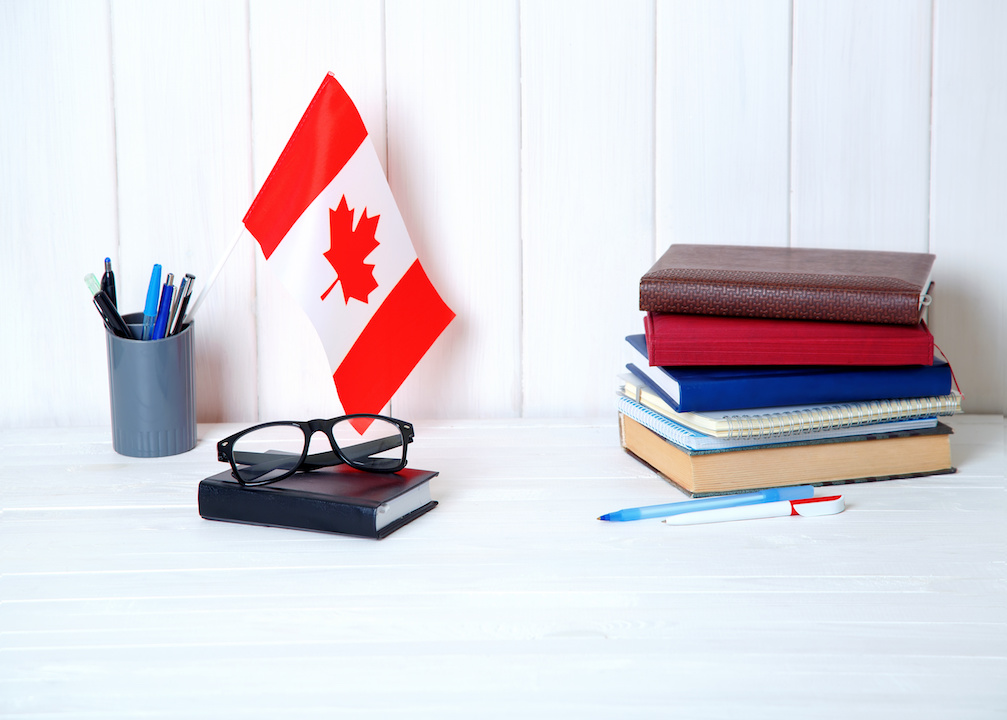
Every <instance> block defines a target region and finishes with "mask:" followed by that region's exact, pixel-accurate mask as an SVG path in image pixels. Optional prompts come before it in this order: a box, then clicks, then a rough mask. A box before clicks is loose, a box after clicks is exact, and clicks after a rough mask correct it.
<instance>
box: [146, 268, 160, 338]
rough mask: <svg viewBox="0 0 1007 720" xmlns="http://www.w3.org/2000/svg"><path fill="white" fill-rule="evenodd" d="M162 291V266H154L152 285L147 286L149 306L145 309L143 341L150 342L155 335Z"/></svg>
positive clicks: (151, 274)
mask: <svg viewBox="0 0 1007 720" xmlns="http://www.w3.org/2000/svg"><path fill="white" fill-rule="evenodd" d="M160 289H161V266H160V265H158V264H155V265H154V269H153V271H151V273H150V285H148V286H147V304H146V305H145V306H144V308H143V339H144V340H150V338H151V335H153V334H154V323H155V322H156V321H157V294H158V291H160Z"/></svg>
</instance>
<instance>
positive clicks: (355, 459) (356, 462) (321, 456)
mask: <svg viewBox="0 0 1007 720" xmlns="http://www.w3.org/2000/svg"><path fill="white" fill-rule="evenodd" d="M356 419H360V420H383V421H385V422H387V423H390V424H392V425H395V426H396V427H397V428H398V430H399V438H400V442H396V443H394V444H393V445H388V444H387V440H388V439H387V438H382V439H379V440H368V441H365V442H362V443H359V444H357V445H352V446H350V447H349V448H343V447H340V445H339V443H338V442H336V439H335V437H334V436H333V435H332V428H333V427H335V425H336V424H337V423H339V422H343V421H346V420H356ZM269 427H296V428H299V429H300V430H301V432H302V433H304V445H303V447H302V448H301V454H300V457H299V458H298V460H297V462H296V463H295V464H294V466H293V467H292V468H290V469H288V470H287V472H285V473H284V474H282V475H278V476H276V477H271V478H269V479H268V480H243V479H242V478H241V473H240V472H239V470H238V465H237V463H236V462H235V459H234V445H235V443H236V442H237V441H238V440H240V439H241V438H242V437H244V436H245V435H248V434H250V433H253V432H256V431H258V430H262V429H264V428H269ZM316 432H321V433H322V434H323V435H325V437H326V438H327V439H328V441H329V446H330V447H331V448H332V452H321V453H314V454H312V455H308V446H309V445H310V444H311V438H312V437H313V436H314V434H315V433H316ZM413 437H414V432H413V426H412V424H411V423H408V422H406V421H404V420H398V419H396V418H393V417H389V416H387V415H375V414H372V413H355V414H353V415H340V416H339V417H334V418H328V419H315V420H276V421H273V422H267V423H261V424H259V425H254V426H252V427H250V428H245V429H244V430H241V431H240V432H236V433H234V434H233V435H229V436H228V437H226V438H224V439H223V440H219V441H218V442H217V460H218V461H220V462H226V463H228V464H229V465H230V466H231V474H232V475H233V476H234V478H235V479H236V480H237V481H238V483H239V484H241V485H268V484H270V483H274V482H278V481H280V480H283V479H285V478H288V477H290V476H291V475H293V474H294V473H296V472H310V471H311V470H317V469H319V468H323V467H331V466H333V465H341V464H343V463H345V464H347V465H349V466H350V467H352V468H356V469H357V470H366V471H367V472H378V473H396V472H398V471H399V470H402V469H403V468H404V467H405V466H406V464H407V460H406V455H407V447H408V445H409V443H411V442H412V441H413ZM399 445H401V446H402V459H401V461H400V462H398V463H396V464H395V465H381V466H376V465H374V464H373V463H372V462H370V463H369V462H368V461H367V460H364V459H362V458H369V457H370V456H371V455H374V454H375V453H379V452H382V451H384V450H387V449H389V448H390V447H398V446H399ZM350 450H354V451H355V452H349V451H350ZM259 454H261V455H262V457H263V459H264V460H265V459H268V458H269V457H270V456H271V453H259ZM242 464H243V465H244V464H246V463H242Z"/></svg>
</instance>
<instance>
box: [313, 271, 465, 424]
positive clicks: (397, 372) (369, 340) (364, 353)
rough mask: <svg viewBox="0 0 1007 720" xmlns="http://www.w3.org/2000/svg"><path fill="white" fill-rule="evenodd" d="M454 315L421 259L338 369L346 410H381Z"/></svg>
mask: <svg viewBox="0 0 1007 720" xmlns="http://www.w3.org/2000/svg"><path fill="white" fill-rule="evenodd" d="M454 316H455V314H454V313H453V312H452V311H451V310H450V308H448V306H447V305H445V304H444V301H443V300H441V297H440V295H438V294H437V291H436V290H435V289H434V286H433V285H431V284H430V280H429V278H427V274H426V272H424V270H423V267H422V266H421V265H420V262H419V260H417V261H415V262H414V263H413V264H412V266H411V267H410V268H409V270H407V271H406V274H405V275H403V276H402V279H401V280H399V283H398V285H396V286H395V288H394V289H393V290H392V292H391V293H390V294H389V295H388V297H386V298H385V300H384V302H383V303H381V306H380V307H379V308H378V309H377V310H376V311H375V313H374V315H373V316H372V317H371V319H370V321H369V322H368V323H367V327H365V328H364V330H363V332H361V333H360V336H359V337H358V338H357V340H356V342H354V343H353V347H352V348H350V351H349V352H348V353H347V354H346V357H345V358H343V361H342V362H341V363H340V364H339V367H338V368H336V372H335V373H333V375H332V379H333V380H334V381H335V383H336V393H337V394H338V395H339V401H340V402H341V403H342V404H343V411H344V412H345V413H347V414H353V413H380V412H381V409H382V408H383V407H385V405H387V404H388V401H389V400H391V399H392V395H394V394H395V391H396V390H398V389H399V387H400V386H401V385H402V382H403V381H404V380H405V379H406V377H408V375H409V373H410V372H412V369H413V368H414V367H416V363H418V362H419V361H420V358H422V357H423V355H424V353H426V351H427V350H428V349H429V348H430V346H431V345H433V343H434V340H436V339H437V337H438V336H439V335H440V334H441V332H442V331H443V330H444V328H446V327H447V326H448V323H450V322H451V320H452V318H454Z"/></svg>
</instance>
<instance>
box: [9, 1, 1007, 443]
mask: <svg viewBox="0 0 1007 720" xmlns="http://www.w3.org/2000/svg"><path fill="white" fill-rule="evenodd" d="M1004 37H1007V3H1002V2H999V0H934V2H931V1H930V0H885V1H884V2H877V1H876V0H792V1H791V0H760V1H755V2H752V1H743V0H734V1H732V0H656V1H655V0H548V1H546V0H538V1H536V0H526V1H525V2H521V1H519V0H496V1H492V2H491V1H481V2H470V1H467V0H425V1H424V2H415V1H410V0H383V1H382V0H374V1H373V2H364V1H361V0H356V1H351V0H341V1H333V0H214V1H213V2H209V1H207V2H203V1H199V0H173V1H172V2H163V0H0V249H2V253H0V262H2V263H3V270H4V272H3V278H4V280H3V290H4V292H5V296H6V301H5V302H2V303H0V330H2V339H3V344H2V350H0V427H13V426H51V425H71V424H103V423H107V422H108V394H107V375H106V364H105V363H106V361H105V349H104V340H103V332H102V327H101V323H100V320H99V318H98V316H97V313H96V312H95V310H94V308H93V306H92V305H91V303H90V301H89V299H88V297H87V295H86V291H85V289H84V284H83V276H84V275H85V273H87V272H95V273H96V274H100V270H101V267H102V261H103V259H104V258H105V256H110V257H111V258H112V261H113V264H114V266H115V268H116V271H117V274H118V279H119V294H120V304H121V305H123V306H125V307H126V309H135V310H139V309H142V303H143V296H144V292H145V288H146V282H147V279H148V278H149V271H150V266H151V264H152V263H154V262H160V263H162V265H164V267H165V270H166V271H172V272H175V273H176V275H180V274H181V273H184V272H192V273H194V274H196V275H197V277H198V278H199V279H201V280H205V279H206V278H207V276H208V275H209V273H210V271H211V270H212V268H213V266H214V265H215V264H216V262H217V260H218V259H219V257H220V255H221V253H222V252H223V249H224V248H225V247H226V246H227V245H228V243H229V242H230V241H231V239H232V238H233V237H234V236H235V234H236V233H238V232H239V230H240V227H241V226H240V222H241V218H242V216H243V215H244V212H245V210H246V209H247V207H248V204H249V202H250V201H251V198H252V197H253V196H254V194H255V191H256V190H257V189H258V187H259V185H260V184H261V183H262V181H263V180H264V179H265V177H266V175H267V173H268V172H269V170H270V168H271V166H272V164H273V162H274V160H275V159H276V157H277V155H278V154H279V152H280V149H281V148H282V147H283V144H284V143H285V142H286V140H287V138H288V136H289V134H290V132H291V130H292V129H293V127H294V125H295V124H296V122H297V120H298V118H299V117H300V115H301V113H302V112H303V111H304V108H305V107H306V105H307V102H308V101H309V99H310V98H311V95H312V94H313V93H314V91H315V89H316V88H317V86H318V85H319V83H320V82H321V79H322V77H323V75H324V74H325V72H327V71H330V70H331V71H332V72H333V73H334V74H335V75H336V77H337V78H338V79H339V80H340V82H341V83H342V84H343V85H344V86H345V87H346V88H347V90H348V92H349V93H350V95H351V96H352V97H353V99H354V101H355V102H356V104H357V106H358V107H359V108H360V111H361V114H362V116H363V118H364V122H365V123H366V125H367V127H368V129H369V131H370V134H371V137H372V138H373V139H374V141H375V143H376V145H377V147H378V149H379V154H380V155H381V156H382V158H383V161H384V165H385V169H386V171H387V174H388V178H389V182H390V184H391V187H392V189H393V192H394V193H395V195H396V197H397V199H398V202H399V205H400V207H401V210H402V213H403V216H404V217H405V220H406V223H407V225H408V227H409V228H410V230H411V233H412V237H413V241H414V244H415V245H416V248H417V251H418V253H419V255H420V257H421V259H422V260H423V263H424V266H425V268H426V269H427V271H428V273H429V274H430V276H431V278H432V279H433V281H434V284H435V285H436V286H437V287H438V288H439V290H440V291H441V293H442V295H443V296H444V298H445V299H446V301H447V302H448V304H449V305H450V306H451V307H452V309H453V310H455V312H456V313H457V315H458V317H457V319H456V320H455V321H454V323H452V325H451V326H450V327H449V329H448V330H447V331H446V333H445V334H444V335H443V336H442V337H441V339H440V340H439V341H438V342H437V344H436V345H435V346H434V348H433V349H432V350H431V352H430V353H428V355H427V356H426V357H425V358H424V360H423V361H422V362H421V364H420V365H419V367H418V368H417V369H416V371H415V372H414V374H413V375H412V376H411V377H410V379H409V380H407V382H406V384H405V386H404V387H403V388H402V390H401V391H400V392H399V393H398V394H397V395H396V397H395V399H394V400H393V411H394V412H395V414H397V415H400V416H402V417H407V418H411V419H421V418H434V417H436V418H453V417H458V418H461V417H467V418H473V417H474V418H493V417H498V418H509V417H518V416H526V417H542V416H594V415H605V414H608V413H611V412H612V411H613V393H614V388H615V380H614V376H615V375H616V374H617V373H618V372H619V371H620V370H621V368H622V365H623V363H624V362H625V360H626V358H627V353H626V351H625V349H624V347H623V344H624V343H623V340H622V338H623V336H625V335H627V334H629V333H633V332H640V328H641V325H640V317H641V316H640V313H639V311H638V310H637V309H636V299H637V296H636V289H637V281H638V280H639V276H640V275H641V274H642V273H643V272H644V271H646V269H647V268H648V267H649V266H650V264H651V262H652V261H653V259H654V258H655V257H656V255H657V254H659V253H660V252H661V251H663V250H664V248H665V247H666V246H667V245H668V244H670V243H672V242H711V243H712V242H719V243H745V244H772V245H788V244H789V245H793V246H815V247H853V248H875V249H891V250H908V251H931V252H934V253H936V254H937V266H936V278H937V292H936V300H935V306H934V309H933V312H932V314H931V320H932V327H933V330H934V332H935V334H936V336H937V340H938V344H939V345H940V346H941V347H942V348H943V350H944V351H945V353H946V354H947V355H948V356H949V357H950V359H951V361H952V365H953V367H954V368H955V371H956V373H957V376H958V379H959V382H960V383H961V385H962V387H963V390H964V392H965V394H966V402H965V405H966V409H967V410H969V411H970V412H994V413H997V414H1000V413H1003V412H1004V411H1005V410H1007V396H1005V387H1007V370H1005V368H1007V362H1005V360H1007V347H1005V346H1007V307H1005V303H1004V295H1005V291H1004V276H1005V271H1007V250H1005V249H1004V239H1005V237H1004V236H1005V230H1007V45H1005V43H1004V41H1003V38H1004ZM197 342H198V351H197V373H198V392H199V420H200V421H201V422H209V421H232V420H233V421H244V420H251V419H255V418H256V417H261V418H264V419H278V418H281V417H282V418H286V417H290V418H301V417H309V416H312V417H313V416H319V415H322V416H330V415H333V414H337V413H338V412H339V411H340V408H339V406H338V402H337V400H336V395H335V392H334V390H333V388H332V386H331V378H330V374H329V369H328V365H327V362H326V359H325V357H324V355H323V353H322V350H321V346H320V344H319V343H318V341H317V339H316V338H315V336H314V333H313V330H312V328H311V326H310V324H309V323H308V321H307V320H306V318H305V317H304V316H303V315H302V314H301V312H300V310H299V309H298V307H297V306H296V305H295V304H294V303H293V301H292V300H291V299H290V298H289V297H288V296H287V295H286V293H285V292H284V290H283V289H282V288H281V287H280V286H279V284H278V283H277V282H276V281H275V279H274V278H273V277H272V276H271V275H270V271H269V268H268V267H266V265H265V263H264V262H263V261H262V258H261V255H260V254H259V251H258V249H257V246H255V244H254V242H252V241H251V240H250V239H249V240H247V241H246V242H243V243H241V245H240V246H239V248H238V249H237V250H236V251H235V253H234V254H233V255H232V256H231V258H230V260H229V262H228V264H227V266H226V268H225V270H224V272H223V273H222V275H221V276H220V278H219V280H218V281H217V283H216V285H215V287H214V289H213V292H212V294H211V295H210V296H209V297H208V299H207V301H206V302H205V303H204V305H203V307H202V308H201V309H200V311H199V315H198V317H197Z"/></svg>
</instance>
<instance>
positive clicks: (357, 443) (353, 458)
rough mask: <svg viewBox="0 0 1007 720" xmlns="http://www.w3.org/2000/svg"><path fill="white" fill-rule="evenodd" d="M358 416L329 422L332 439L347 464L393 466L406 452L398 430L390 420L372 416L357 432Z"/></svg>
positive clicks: (400, 460)
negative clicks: (371, 419) (348, 462)
mask: <svg viewBox="0 0 1007 720" xmlns="http://www.w3.org/2000/svg"><path fill="white" fill-rule="evenodd" d="M363 425H364V423H361V422H360V421H359V420H357V421H353V420H340V421H339V422H337V423H336V424H335V425H333V426H332V439H333V440H335V441H336V445H337V446H338V447H339V449H340V450H341V451H342V453H343V455H345V456H346V458H347V460H349V461H350V463H351V464H353V465H356V466H357V467H360V468H362V469H366V470H376V471H379V472H380V471H382V470H386V471H387V470H394V469H398V468H399V467H401V465H402V463H403V461H404V459H405V456H406V443H405V442H403V439H402V431H401V430H399V426H398V425H396V424H395V423H393V422H389V421H388V420H384V419H380V418H378V419H374V420H373V421H371V422H370V424H369V425H367V428H366V430H364V432H363V433H362V434H361V433H360V432H359V429H360V428H361V427H362V426H363Z"/></svg>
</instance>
